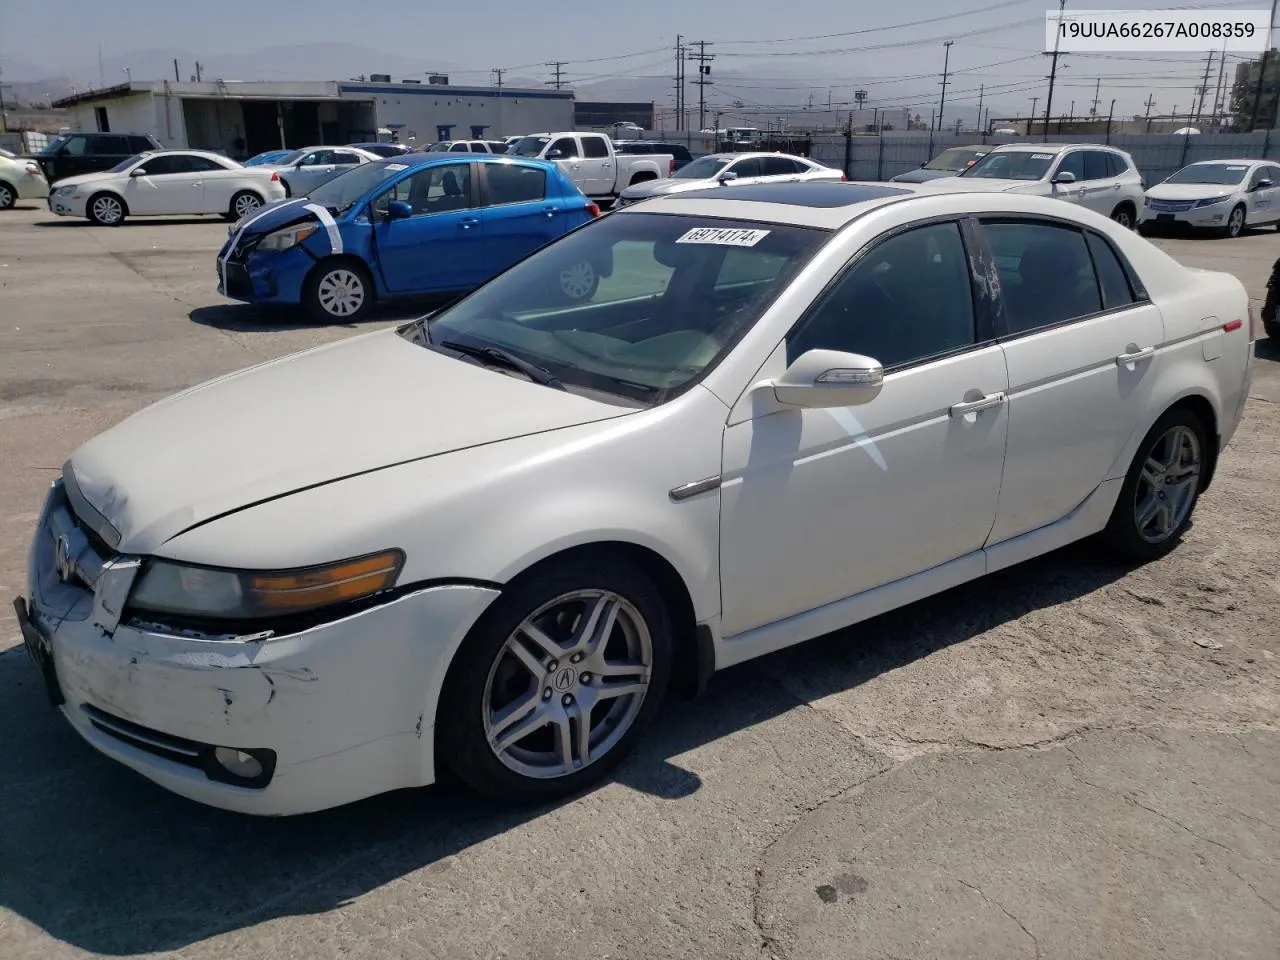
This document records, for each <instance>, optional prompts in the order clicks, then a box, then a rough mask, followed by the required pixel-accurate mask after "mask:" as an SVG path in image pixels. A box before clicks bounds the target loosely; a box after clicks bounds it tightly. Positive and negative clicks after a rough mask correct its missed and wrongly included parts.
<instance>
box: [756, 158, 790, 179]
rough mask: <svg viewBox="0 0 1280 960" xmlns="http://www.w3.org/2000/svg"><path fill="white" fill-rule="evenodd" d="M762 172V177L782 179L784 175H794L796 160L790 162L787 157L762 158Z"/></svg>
mask: <svg viewBox="0 0 1280 960" xmlns="http://www.w3.org/2000/svg"><path fill="white" fill-rule="evenodd" d="M760 171H761V176H765V177H780V176H783V175H784V174H794V173H795V172H796V164H795V161H794V160H788V159H787V158H786V157H761V158H760Z"/></svg>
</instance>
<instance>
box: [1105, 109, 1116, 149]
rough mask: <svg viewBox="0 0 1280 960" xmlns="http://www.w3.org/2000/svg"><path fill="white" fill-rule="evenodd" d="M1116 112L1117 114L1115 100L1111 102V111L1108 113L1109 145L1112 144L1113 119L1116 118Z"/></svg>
mask: <svg viewBox="0 0 1280 960" xmlns="http://www.w3.org/2000/svg"><path fill="white" fill-rule="evenodd" d="M1115 112H1116V102H1115V100H1114V99H1113V100H1112V101H1111V109H1110V110H1108V111H1107V143H1110V142H1111V118H1112V117H1113V116H1115Z"/></svg>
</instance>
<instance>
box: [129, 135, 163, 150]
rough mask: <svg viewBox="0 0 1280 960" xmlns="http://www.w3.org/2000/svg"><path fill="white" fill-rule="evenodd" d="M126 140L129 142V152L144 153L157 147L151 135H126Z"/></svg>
mask: <svg viewBox="0 0 1280 960" xmlns="http://www.w3.org/2000/svg"><path fill="white" fill-rule="evenodd" d="M125 140H127V141H128V143H129V149H128V152H129V153H142V152H143V151H144V150H154V149H155V148H156V145H155V144H154V143H152V142H151V138H150V137H125Z"/></svg>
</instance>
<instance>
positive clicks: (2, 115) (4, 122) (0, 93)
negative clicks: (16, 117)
mask: <svg viewBox="0 0 1280 960" xmlns="http://www.w3.org/2000/svg"><path fill="white" fill-rule="evenodd" d="M3 76H4V71H3V70H0V77H3ZM4 86H5V85H4V84H3V83H0V133H8V132H9V114H8V113H7V112H6V111H5V106H4Z"/></svg>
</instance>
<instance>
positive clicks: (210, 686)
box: [26, 484, 497, 815]
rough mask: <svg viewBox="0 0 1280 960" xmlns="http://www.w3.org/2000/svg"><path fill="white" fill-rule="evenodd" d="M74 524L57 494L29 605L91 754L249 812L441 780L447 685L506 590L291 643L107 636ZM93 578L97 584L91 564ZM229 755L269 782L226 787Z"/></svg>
mask: <svg viewBox="0 0 1280 960" xmlns="http://www.w3.org/2000/svg"><path fill="white" fill-rule="evenodd" d="M67 516H71V514H70V513H69V511H68V505H67V502H66V498H65V495H64V494H63V493H62V491H61V489H60V485H57V484H55V487H54V490H53V491H52V492H51V494H50V497H49V502H48V504H47V505H46V508H45V511H44V514H43V516H42V518H41V521H40V527H39V529H38V531H37V534H36V538H35V541H34V543H33V545H32V550H31V557H30V566H29V573H28V590H29V601H28V603H27V605H26V607H27V611H28V616H29V624H28V625H29V626H30V627H31V628H32V629H33V630H34V631H35V634H37V635H38V637H39V638H40V639H41V640H43V643H44V646H45V648H46V650H47V653H48V657H49V662H50V665H51V670H52V677H53V687H52V689H51V697H52V698H54V699H55V702H56V699H57V696H60V697H61V699H62V701H63V702H62V703H60V704H58V706H59V709H61V711H62V713H63V715H64V716H65V717H66V718H67V720H68V721H69V722H70V723H71V725H72V726H73V727H74V728H75V729H76V731H77V732H78V733H79V734H80V735H81V736H82V737H83V738H84V739H85V740H86V741H88V742H89V743H90V744H91V745H92V746H94V747H95V748H97V749H98V750H100V751H101V752H102V753H104V754H106V755H108V756H110V757H112V758H113V759H116V760H118V761H120V762H121V763H123V764H125V765H126V766H129V767H131V768H133V769H134V770H136V771H138V772H139V773H141V774H143V775H144V776H146V777H148V778H149V779H151V780H153V781H155V782H156V783H158V784H160V785H161V786H163V787H166V788H168V789H169V790H172V791H173V792H175V793H178V794H181V795H182V796H185V797H189V798H190V799H192V800H196V801H199V802H201V803H206V804H209V805H211V806H215V807H221V808H224V809H228V810H235V811H239V812H243V813H251V814H264V815H287V814H296V813H306V812H310V811H313V810H321V809H325V808H328V807H334V806H339V805H341V804H344V803H348V802H351V801H353V800H358V799H360V798H362V797H367V796H372V795H374V794H378V793H382V792H385V791H387V790H394V789H397V788H400V787H410V786H420V785H425V784H428V783H431V782H433V780H434V779H435V769H434V756H433V750H432V746H433V736H432V729H433V726H434V719H435V706H436V700H437V698H438V693H439V688H440V683H441V680H442V678H443V674H444V671H445V669H446V667H447V665H448V663H449V660H450V659H451V657H452V655H453V652H454V651H455V650H456V649H457V647H458V645H459V644H460V643H461V642H462V639H463V638H464V637H465V635H466V632H467V630H468V629H469V628H470V626H471V624H472V623H474V622H475V619H476V618H477V617H478V616H479V615H480V613H481V611H483V610H484V608H485V607H487V606H488V604H489V603H490V602H491V601H492V600H493V598H494V597H495V596H496V595H497V593H496V591H495V590H493V589H489V588H485V587H480V586H471V585H442V586H432V587H425V588H424V589H422V590H419V591H416V592H411V593H408V594H406V595H403V596H399V597H398V598H396V599H394V600H391V601H389V602H387V603H384V604H381V605H379V606H375V607H372V608H369V609H366V610H363V611H361V612H359V613H354V614H352V615H350V616H346V617H343V618H341V619H338V620H334V621H331V622H328V623H324V624H320V625H317V626H314V627H311V628H309V629H306V630H302V631H299V632H297V633H295V634H291V635H287V636H278V635H271V634H257V635H254V634H245V635H243V636H235V637H213V636H203V635H199V634H195V633H192V632H185V635H178V634H177V633H176V632H175V631H170V630H166V629H165V628H163V627H159V626H157V625H154V624H148V623H146V622H142V621H139V620H136V619H131V618H130V617H129V616H128V614H127V613H126V614H125V616H124V618H123V619H121V620H120V621H119V623H118V624H117V625H114V627H113V628H112V629H110V630H108V629H104V627H103V626H102V621H103V620H104V619H105V620H107V621H108V622H109V621H110V620H111V617H110V616H109V615H108V616H106V617H103V616H100V615H95V613H94V611H95V600H97V606H98V608H101V607H102V602H101V600H98V599H97V598H96V594H97V591H98V590H101V589H102V588H103V587H104V586H105V581H106V578H102V577H100V578H99V579H98V582H97V584H96V585H95V586H90V585H87V584H86V583H85V581H84V580H82V579H80V577H79V576H78V575H77V574H76V573H75V571H74V566H75V565H74V564H70V565H69V564H68V563H67V560H66V555H67V550H66V546H65V543H64V545H62V546H61V547H60V546H58V542H57V540H56V536H65V534H62V533H57V534H56V536H55V532H56V531H58V530H60V529H62V526H63V525H64V524H65V522H66V517H67ZM72 520H73V521H74V516H72ZM100 547H101V544H97V545H94V546H93V547H92V549H93V550H97V549H99V548H100ZM109 562H110V561H109ZM81 566H82V569H85V570H88V571H89V575H90V576H92V568H93V566H94V564H93V562H92V560H90V561H89V562H87V563H86V562H83V561H82V564H81ZM68 571H70V572H69V575H68V576H67V577H65V578H64V577H63V576H62V574H63V573H67V572H68ZM55 694H56V695H57V696H55ZM218 747H221V748H224V750H230V751H232V752H236V751H238V752H241V753H244V754H246V755H248V756H252V757H254V758H256V759H257V760H258V761H259V766H260V768H261V770H262V775H261V776H259V777H257V778H256V779H255V778H244V777H235V776H228V775H224V774H225V771H223V770H222V769H221V768H220V767H219V766H218V764H217V763H216V762H215V760H214V751H215V749H216V748H218Z"/></svg>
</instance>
